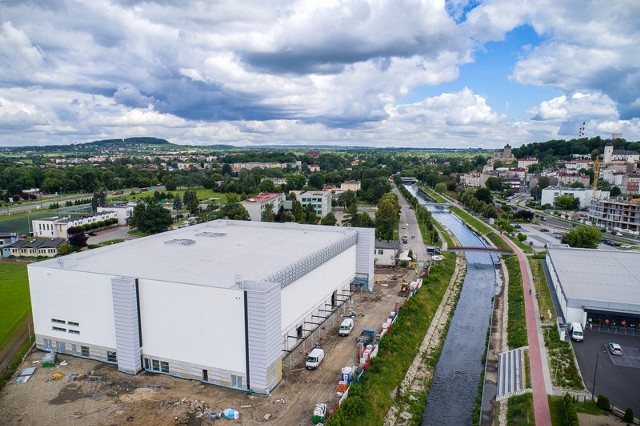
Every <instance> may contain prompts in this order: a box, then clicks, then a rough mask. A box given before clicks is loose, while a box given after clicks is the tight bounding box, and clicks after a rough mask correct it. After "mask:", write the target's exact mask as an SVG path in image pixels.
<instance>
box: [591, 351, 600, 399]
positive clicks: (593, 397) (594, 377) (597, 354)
mask: <svg viewBox="0 0 640 426" xmlns="http://www.w3.org/2000/svg"><path fill="white" fill-rule="evenodd" d="M598 359H600V351H598V352H596V369H595V371H594V372H593V389H592V391H591V400H595V399H596V375H597V374H598Z"/></svg>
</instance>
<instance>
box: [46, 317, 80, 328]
mask: <svg viewBox="0 0 640 426" xmlns="http://www.w3.org/2000/svg"><path fill="white" fill-rule="evenodd" d="M51 322H55V323H57V324H69V325H71V326H74V327H80V323H79V322H75V321H65V320H61V319H58V318H51Z"/></svg>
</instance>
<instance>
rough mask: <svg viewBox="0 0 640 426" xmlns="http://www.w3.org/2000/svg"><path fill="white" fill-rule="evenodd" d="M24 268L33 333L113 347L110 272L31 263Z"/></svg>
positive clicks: (114, 341)
mask: <svg viewBox="0 0 640 426" xmlns="http://www.w3.org/2000/svg"><path fill="white" fill-rule="evenodd" d="M28 271H29V287H30V290H31V307H32V312H33V325H34V331H35V334H38V335H42V336H50V337H52V338H53V339H54V340H55V338H56V337H57V338H60V339H63V340H74V341H79V342H84V343H87V344H89V345H92V346H102V347H107V348H114V349H115V347H116V335H115V326H114V317H113V303H112V300H113V297H112V294H111V278H112V277H111V276H109V275H100V274H92V273H87V272H78V271H67V270H60V269H53V268H42V267H32V266H31V265H29V267H28ZM52 319H55V320H59V321H64V323H61V322H54V321H52ZM69 322H71V323H72V324H73V323H76V324H78V326H75V325H70V324H69ZM53 327H58V328H62V329H65V330H66V331H64V332H63V331H59V330H53ZM69 330H76V331H79V334H72V333H70V332H69Z"/></svg>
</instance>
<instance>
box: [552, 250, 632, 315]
mask: <svg viewBox="0 0 640 426" xmlns="http://www.w3.org/2000/svg"><path fill="white" fill-rule="evenodd" d="M547 256H548V257H550V260H551V262H552V264H553V266H554V268H555V270H556V272H557V274H558V279H559V281H560V285H561V286H562V291H563V292H564V294H565V296H566V297H567V300H568V302H569V304H570V305H573V306H577V305H580V306H586V307H592V308H594V309H595V308H599V309H607V310H619V311H632V312H640V252H638V251H622V250H592V249H576V248H549V249H548V251H547Z"/></svg>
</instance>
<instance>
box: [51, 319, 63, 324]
mask: <svg viewBox="0 0 640 426" xmlns="http://www.w3.org/2000/svg"><path fill="white" fill-rule="evenodd" d="M51 322H55V323H58V324H66V323H67V322H66V321H64V320H61V319H57V318H51Z"/></svg>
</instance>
